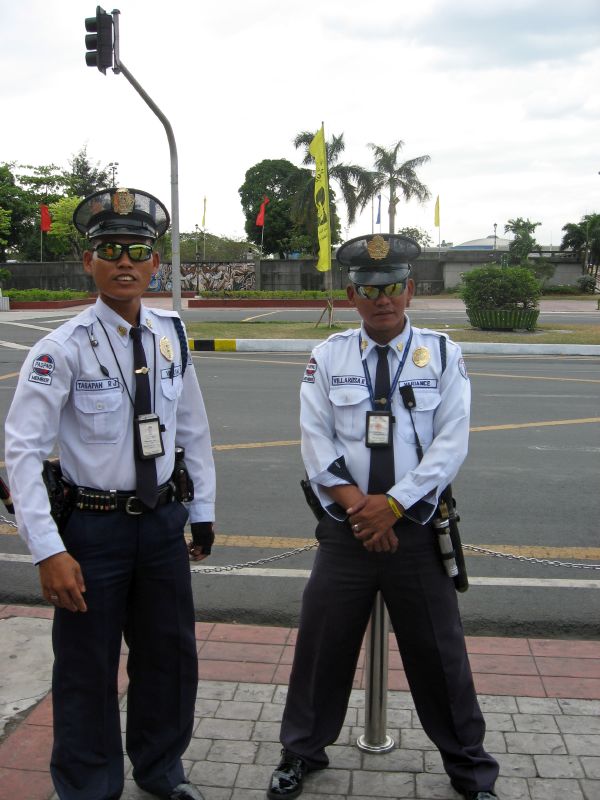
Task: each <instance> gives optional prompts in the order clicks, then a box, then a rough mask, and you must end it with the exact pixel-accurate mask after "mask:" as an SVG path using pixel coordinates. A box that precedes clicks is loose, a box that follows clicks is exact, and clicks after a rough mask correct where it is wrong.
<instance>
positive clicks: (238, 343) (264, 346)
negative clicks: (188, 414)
mask: <svg viewBox="0 0 600 800" xmlns="http://www.w3.org/2000/svg"><path fill="white" fill-rule="evenodd" d="M322 341H324V340H323V339H188V346H189V348H190V350H193V351H195V352H228V353H234V352H237V353H310V351H311V350H312V349H313V348H314V347H315V346H316V345H318V344H320V343H321V342H322ZM457 344H459V345H460V347H461V349H462V351H463V353H465V354H466V355H475V354H479V353H484V354H486V353H490V354H500V355H513V356H521V355H544V356H600V345H597V344H508V343H494V342H457Z"/></svg>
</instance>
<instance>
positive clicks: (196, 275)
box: [148, 261, 256, 292]
mask: <svg viewBox="0 0 600 800" xmlns="http://www.w3.org/2000/svg"><path fill="white" fill-rule="evenodd" d="M171 272H172V267H171V264H161V265H160V267H159V268H158V272H157V273H156V275H155V276H154V277H153V278H152V281H151V282H150V286H149V287H148V291H150V292H170V291H171V289H172V280H171ZM255 286H256V274H255V272H254V264H248V263H246V262H242V261H240V262H237V261H218V262H212V263H205V264H202V263H201V264H182V265H181V291H182V292H203V291H209V292H223V291H241V290H243V289H254V288H255Z"/></svg>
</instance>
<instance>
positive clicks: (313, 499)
mask: <svg viewBox="0 0 600 800" xmlns="http://www.w3.org/2000/svg"><path fill="white" fill-rule="evenodd" d="M300 486H301V487H302V491H303V492H304V499H305V500H306V502H307V504H308V507H309V508H310V510H311V511H312V513H313V514H314V515H315V517H316V518H317V520H320V519H323V517H324V516H325V513H326V512H325V509H324V508H323V506H322V505H321V503H320V501H319V498H318V497H317V495H316V494H315V491H314V489H313V488H312V486H311V485H310V481H309V480H308V478H305V479H303V480H301V481H300Z"/></svg>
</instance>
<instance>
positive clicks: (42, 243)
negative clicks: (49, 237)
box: [40, 221, 44, 264]
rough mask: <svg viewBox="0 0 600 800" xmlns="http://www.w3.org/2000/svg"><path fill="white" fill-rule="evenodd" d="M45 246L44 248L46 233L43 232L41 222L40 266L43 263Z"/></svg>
mask: <svg viewBox="0 0 600 800" xmlns="http://www.w3.org/2000/svg"><path fill="white" fill-rule="evenodd" d="M43 246H44V231H43V230H42V223H41V221H40V264H41V263H42V249H43Z"/></svg>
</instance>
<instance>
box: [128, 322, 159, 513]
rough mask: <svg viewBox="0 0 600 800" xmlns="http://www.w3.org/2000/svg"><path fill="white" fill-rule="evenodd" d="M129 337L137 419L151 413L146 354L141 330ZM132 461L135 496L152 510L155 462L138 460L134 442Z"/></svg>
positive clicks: (156, 488) (155, 492)
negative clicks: (131, 349) (131, 347)
mask: <svg viewBox="0 0 600 800" xmlns="http://www.w3.org/2000/svg"><path fill="white" fill-rule="evenodd" d="M129 335H130V336H131V338H132V340H133V369H134V373H135V398H134V401H133V415H134V417H139V416H140V414H150V413H151V411H152V402H151V395H150V380H149V378H148V365H147V364H146V354H145V353H144V345H143V344H142V328H141V327H139V328H130V330H129ZM134 439H135V437H134ZM134 460H135V476H136V482H135V485H136V488H135V493H136V496H137V497H139V499H140V500H141V501H142V503H144V505H146V506H148V508H154V507H155V506H156V501H157V498H158V484H157V480H156V460H155V459H154V458H149V459H142V458H140V457H139V454H138V450H137V446H136V443H135V441H134Z"/></svg>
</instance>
